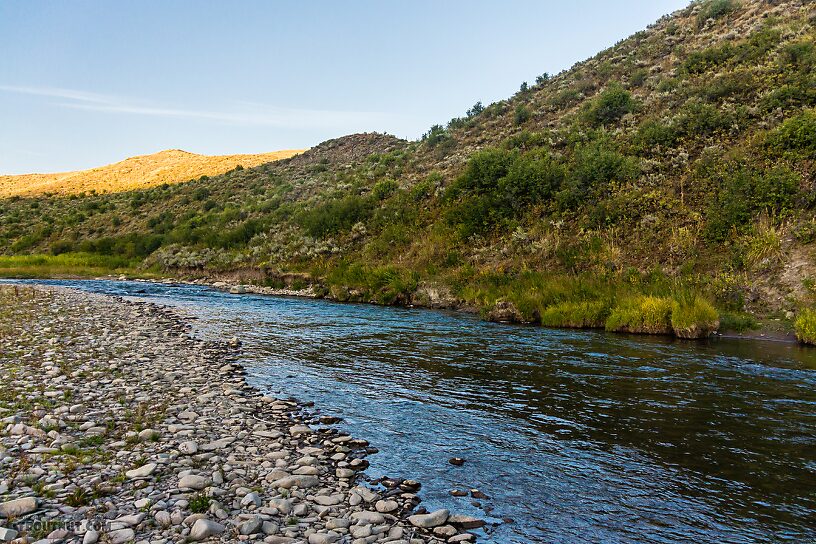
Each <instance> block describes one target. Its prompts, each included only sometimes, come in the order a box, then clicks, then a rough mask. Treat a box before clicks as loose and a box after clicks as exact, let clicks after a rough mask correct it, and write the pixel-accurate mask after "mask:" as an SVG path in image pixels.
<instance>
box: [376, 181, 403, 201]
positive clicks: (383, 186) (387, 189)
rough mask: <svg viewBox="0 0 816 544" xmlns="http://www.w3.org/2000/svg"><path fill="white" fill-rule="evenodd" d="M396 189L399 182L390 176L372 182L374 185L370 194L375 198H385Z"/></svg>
mask: <svg viewBox="0 0 816 544" xmlns="http://www.w3.org/2000/svg"><path fill="white" fill-rule="evenodd" d="M397 189H399V183H397V182H396V181H394V180H393V179H391V178H385V179H382V180H380V181H378V182H377V183H375V184H374V187H373V188H372V189H371V196H373V197H374V198H376V199H377V200H385V199H386V198H388V197H389V196H391V195H392V194H393V193H394V191H396V190H397Z"/></svg>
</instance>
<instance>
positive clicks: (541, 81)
mask: <svg viewBox="0 0 816 544" xmlns="http://www.w3.org/2000/svg"><path fill="white" fill-rule="evenodd" d="M549 80H550V74H548V73H547V72H544V73H543V74H541V75H540V76H536V85H544V84H545V83H547V82H548V81H549Z"/></svg>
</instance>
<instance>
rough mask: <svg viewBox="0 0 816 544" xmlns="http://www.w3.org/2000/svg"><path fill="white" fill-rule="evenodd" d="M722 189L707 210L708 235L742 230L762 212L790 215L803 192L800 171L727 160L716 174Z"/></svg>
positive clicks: (717, 238) (716, 236) (712, 237)
mask: <svg viewBox="0 0 816 544" xmlns="http://www.w3.org/2000/svg"><path fill="white" fill-rule="evenodd" d="M714 181H715V182H716V183H717V185H718V191H717V194H716V196H715V198H714V199H713V201H712V202H711V204H710V205H709V207H708V210H707V212H706V219H707V223H706V236H707V237H708V238H709V239H710V240H713V241H721V240H724V239H725V238H726V237H727V236H728V235H729V234H730V232H731V231H732V229H736V230H737V231H742V230H744V228H745V227H746V226H748V225H749V224H751V222H752V220H753V219H754V217H755V216H756V215H758V214H759V213H760V212H765V213H767V214H768V215H769V216H771V217H774V218H776V217H780V216H784V215H786V214H787V213H788V212H789V210H791V209H792V207H793V204H794V199H795V197H796V195H797V194H798V193H799V178H798V175H797V174H795V173H794V172H791V171H790V170H788V169H786V168H783V167H777V168H773V169H770V170H755V169H752V168H749V167H745V166H739V165H733V164H726V165H725V168H724V169H723V170H722V171H721V172H720V173H719V174H718V175H717V176H716V177H715V179H714Z"/></svg>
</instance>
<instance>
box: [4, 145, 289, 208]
mask: <svg viewBox="0 0 816 544" xmlns="http://www.w3.org/2000/svg"><path fill="white" fill-rule="evenodd" d="M302 151H303V150H299V149H287V150H282V151H273V152H271V153H258V154H245V155H212V156H211V155H198V154H196V153H189V152H187V151H182V150H180V149H168V150H165V151H160V152H158V153H153V154H151V155H140V156H137V157H130V158H128V159H125V160H123V161H120V162H117V163H114V164H109V165H107V166H100V167H98V168H92V169H90V170H80V171H76V172H60V173H55V174H22V175H15V176H0V197H9V196H15V195H39V194H45V193H54V194H63V195H69V194H79V193H82V192H91V191H96V192H97V193H117V192H121V191H130V190H134V189H144V188H148V187H154V186H157V185H162V184H164V183H170V184H172V183H180V182H183V181H188V180H191V179H194V178H198V177H201V176H217V175H219V174H223V173H224V172H227V171H228V170H232V169H233V168H235V167H236V166H239V165H240V166H243V167H247V168H249V167H253V166H258V165H260V164H264V163H267V162H272V161H276V160H279V159H285V158H288V157H291V156H293V155H296V154H298V153H300V152H302Z"/></svg>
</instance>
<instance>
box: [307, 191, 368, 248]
mask: <svg viewBox="0 0 816 544" xmlns="http://www.w3.org/2000/svg"><path fill="white" fill-rule="evenodd" d="M372 211H373V206H372V203H371V202H370V201H369V199H367V198H365V197H362V196H359V195H350V196H347V197H345V198H341V199H337V200H330V201H328V202H325V203H323V204H320V205H318V206H315V207H314V208H312V209H310V210H305V211H303V212H301V214H300V215H299V216H298V218H297V219H298V222H299V223H300V226H302V227H303V228H304V229H306V232H308V233H309V235H310V236H312V237H314V238H323V237H326V236H328V235H331V234H336V233H338V232H341V231H347V230H349V229H350V228H351V226H352V225H354V224H355V223H357V222H359V221H364V220H366V219H368V218H369V217H370V216H371V214H372Z"/></svg>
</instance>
